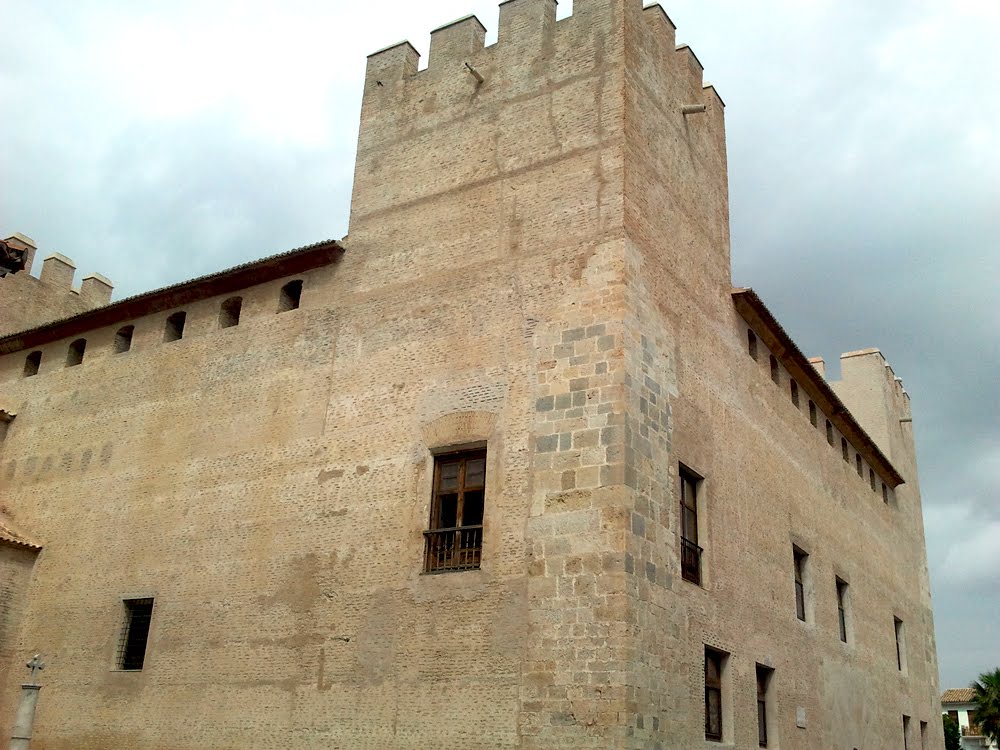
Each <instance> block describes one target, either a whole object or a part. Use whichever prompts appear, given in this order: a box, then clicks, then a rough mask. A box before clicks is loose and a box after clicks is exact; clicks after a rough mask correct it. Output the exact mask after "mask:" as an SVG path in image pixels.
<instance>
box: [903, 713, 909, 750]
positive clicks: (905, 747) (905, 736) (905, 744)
mask: <svg viewBox="0 0 1000 750" xmlns="http://www.w3.org/2000/svg"><path fill="white" fill-rule="evenodd" d="M903 750H910V717H909V716H907V715H906V714H903Z"/></svg>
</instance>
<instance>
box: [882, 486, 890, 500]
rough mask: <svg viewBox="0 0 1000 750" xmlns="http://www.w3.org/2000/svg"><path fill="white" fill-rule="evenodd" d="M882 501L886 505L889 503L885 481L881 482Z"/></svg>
mask: <svg viewBox="0 0 1000 750" xmlns="http://www.w3.org/2000/svg"><path fill="white" fill-rule="evenodd" d="M882 502H883V503H885V504H886V505H888V504H889V487H888V486H886V483H885V482H882Z"/></svg>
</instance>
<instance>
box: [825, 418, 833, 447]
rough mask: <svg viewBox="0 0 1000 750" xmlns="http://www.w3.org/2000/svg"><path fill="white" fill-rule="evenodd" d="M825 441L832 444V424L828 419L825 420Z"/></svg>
mask: <svg viewBox="0 0 1000 750" xmlns="http://www.w3.org/2000/svg"><path fill="white" fill-rule="evenodd" d="M826 442H827V443H829V444H830V445H833V424H832V423H831V422H830V420H829V419H828V420H826Z"/></svg>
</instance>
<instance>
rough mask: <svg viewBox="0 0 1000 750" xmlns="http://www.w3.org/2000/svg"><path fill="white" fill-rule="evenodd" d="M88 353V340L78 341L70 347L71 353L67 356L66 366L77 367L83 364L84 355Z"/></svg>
mask: <svg viewBox="0 0 1000 750" xmlns="http://www.w3.org/2000/svg"><path fill="white" fill-rule="evenodd" d="M86 351H87V339H77V340H76V341H74V342H73V343H72V344H70V345H69V351H68V352H67V354H66V366H67V367H76V366H77V365H80V364H83V355H84V353H86Z"/></svg>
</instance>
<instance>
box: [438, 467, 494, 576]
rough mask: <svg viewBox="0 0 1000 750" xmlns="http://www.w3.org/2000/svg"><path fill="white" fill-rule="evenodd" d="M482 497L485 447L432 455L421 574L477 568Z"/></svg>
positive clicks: (479, 550) (480, 559)
mask: <svg viewBox="0 0 1000 750" xmlns="http://www.w3.org/2000/svg"><path fill="white" fill-rule="evenodd" d="M485 497H486V451H485V450H475V451H463V452H461V453H449V454H445V455H440V456H435V458H434V496H433V498H432V501H431V519H430V528H428V529H427V531H425V532H424V572H425V573H447V572H451V571H459V570H476V569H478V568H479V566H480V563H481V562H482V554H483V508H484V502H485Z"/></svg>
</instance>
